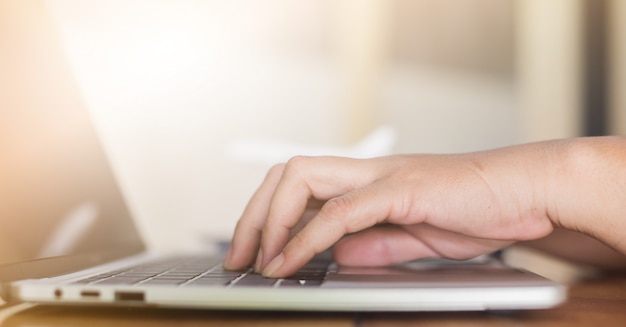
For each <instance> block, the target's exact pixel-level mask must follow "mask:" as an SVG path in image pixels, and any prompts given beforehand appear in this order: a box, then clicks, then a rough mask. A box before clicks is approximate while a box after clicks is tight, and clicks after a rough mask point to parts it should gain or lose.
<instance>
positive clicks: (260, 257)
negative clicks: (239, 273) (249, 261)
mask: <svg viewBox="0 0 626 327" xmlns="http://www.w3.org/2000/svg"><path fill="white" fill-rule="evenodd" d="M261 263H263V251H261V250H259V254H257V256H256V261H255V262H254V272H256V273H259V274H260V273H261Z"/></svg>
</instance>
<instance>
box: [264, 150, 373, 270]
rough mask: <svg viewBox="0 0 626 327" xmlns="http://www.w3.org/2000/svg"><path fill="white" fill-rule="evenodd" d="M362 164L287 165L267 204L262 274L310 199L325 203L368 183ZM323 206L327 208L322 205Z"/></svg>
mask: <svg viewBox="0 0 626 327" xmlns="http://www.w3.org/2000/svg"><path fill="white" fill-rule="evenodd" d="M365 167H366V162H365V161H363V160H356V159H349V158H339V157H295V158H292V159H291V160H290V161H289V162H288V163H287V165H286V167H285V170H284V172H283V175H282V178H281V180H280V182H279V184H278V185H277V186H276V190H275V192H274V196H273V198H272V201H271V203H270V207H269V212H268V216H267V221H266V223H265V226H264V227H263V231H262V239H261V256H260V259H261V264H260V265H258V267H256V268H257V269H258V270H262V269H263V268H264V267H265V266H266V265H267V263H269V262H270V261H271V260H272V259H274V258H275V257H276V256H277V255H278V254H279V253H280V252H281V251H282V249H283V248H284V246H285V245H286V244H287V242H288V241H289V239H290V233H291V230H292V229H293V228H294V227H295V226H296V225H298V222H299V221H300V219H301V217H302V214H303V213H304V211H305V209H306V206H307V203H308V202H309V200H310V199H311V198H315V199H318V200H327V199H331V198H333V197H336V196H340V195H342V194H345V193H347V192H350V191H351V190H353V189H354V188H356V187H360V186H361V185H366V184H368V183H370V182H371V178H369V176H370V175H371V169H364V168H365ZM324 206H326V205H324Z"/></svg>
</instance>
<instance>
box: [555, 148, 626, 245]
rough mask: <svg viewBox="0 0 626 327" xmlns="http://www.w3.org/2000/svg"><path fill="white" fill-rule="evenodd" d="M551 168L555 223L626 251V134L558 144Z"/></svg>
mask: <svg viewBox="0 0 626 327" xmlns="http://www.w3.org/2000/svg"><path fill="white" fill-rule="evenodd" d="M554 146H555V147H554V151H552V153H551V155H550V158H549V159H548V161H549V164H548V168H547V169H546V172H547V174H546V175H547V177H546V180H547V181H548V182H547V187H546V190H547V191H546V194H547V196H546V198H547V202H546V203H547V204H548V210H547V212H548V216H549V217H550V220H551V221H552V223H553V224H554V225H555V226H557V227H561V228H564V229H568V230H573V231H578V232H582V233H584V234H587V235H589V236H592V237H594V238H596V239H598V240H600V241H602V242H604V243H605V244H607V245H609V246H611V247H613V248H614V249H616V250H618V251H620V252H622V253H626V243H623V242H621V239H622V238H623V236H622V235H623V231H624V230H626V224H625V222H626V220H625V219H624V216H625V215H626V211H625V210H626V201H624V199H625V198H626V168H625V167H626V139H624V138H619V137H591V138H575V139H569V140H564V141H557V142H555V143H554Z"/></svg>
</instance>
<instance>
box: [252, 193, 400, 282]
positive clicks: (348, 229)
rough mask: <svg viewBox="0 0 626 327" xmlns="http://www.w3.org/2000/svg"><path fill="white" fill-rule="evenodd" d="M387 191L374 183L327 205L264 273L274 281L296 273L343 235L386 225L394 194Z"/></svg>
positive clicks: (332, 200)
mask: <svg viewBox="0 0 626 327" xmlns="http://www.w3.org/2000/svg"><path fill="white" fill-rule="evenodd" d="M385 190H386V188H384V187H380V186H379V185H378V183H375V184H371V185H368V186H366V187H363V188H360V189H357V190H355V191H352V192H349V193H347V194H344V195H342V196H340V197H337V198H333V199H331V200H329V201H328V202H326V204H325V205H324V206H323V207H322V209H321V210H320V212H319V214H318V215H317V216H316V217H315V218H313V220H311V222H310V223H309V224H308V225H306V226H305V227H304V228H303V229H302V231H300V232H299V233H298V234H296V235H295V236H294V237H293V238H292V239H291V240H290V241H289V243H288V244H287V245H286V246H285V247H284V249H283V251H282V253H280V255H278V256H277V257H276V258H274V259H273V260H272V261H271V262H270V263H269V264H268V265H267V266H266V267H265V269H264V270H263V274H264V275H266V276H268V277H274V278H278V277H285V276H288V275H290V274H293V273H295V272H296V271H297V270H298V269H300V268H301V267H302V266H304V264H306V263H307V262H308V261H310V260H311V259H312V258H313V257H314V256H315V255H316V254H318V253H321V252H323V251H324V250H326V249H328V248H330V247H331V246H332V245H333V244H335V243H336V242H337V241H338V240H340V239H341V238H342V237H343V236H344V235H346V234H349V233H354V232H358V231H361V230H364V229H366V228H369V227H371V226H374V225H376V224H378V223H380V222H383V221H384V220H385V219H386V218H387V217H388V216H389V213H390V210H391V207H392V201H393V195H392V192H385ZM263 237H265V235H263Z"/></svg>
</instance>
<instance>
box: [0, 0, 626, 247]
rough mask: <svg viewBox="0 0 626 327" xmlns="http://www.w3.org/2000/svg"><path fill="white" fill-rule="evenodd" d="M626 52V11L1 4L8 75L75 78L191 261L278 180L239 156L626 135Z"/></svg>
mask: <svg viewBox="0 0 626 327" xmlns="http://www.w3.org/2000/svg"><path fill="white" fill-rule="evenodd" d="M623 35H626V2H625V1H620V0H598V1H592V0H551V1H541V0H504V1H503V0H469V1H462V2H460V1H454V0H300V1H297V2H296V1H289V0H229V1H225V0H206V1H191V0H183V1H148V0H123V1H122V0H110V1H99V0H96V1H81V0H0V61H4V62H5V63H7V62H8V63H10V64H5V65H4V66H3V65H0V67H4V68H5V71H4V72H3V71H0V74H7V73H8V74H10V73H11V66H14V65H22V66H24V67H27V68H28V69H30V70H29V71H30V75H29V76H15V78H16V79H22V78H31V79H38V78H46V76H48V77H49V76H53V74H54V73H55V72H58V71H63V72H66V73H67V74H69V75H70V76H71V79H72V80H73V83H75V85H76V88H77V89H78V90H79V93H80V97H81V99H82V102H83V104H84V105H85V107H86V108H87V109H88V110H89V111H90V112H91V114H92V117H93V119H94V122H95V123H96V125H97V128H98V130H99V132H100V134H101V137H102V140H103V143H104V145H105V148H106V150H107V153H108V154H109V156H110V158H111V161H112V164H113V167H114V170H115V172H116V174H117V176H118V178H119V180H120V183H121V185H122V188H123V191H124V193H125V195H126V196H127V197H128V200H129V204H130V206H131V208H132V210H133V211H134V212H135V214H136V215H137V217H138V218H139V224H140V227H141V230H142V233H143V234H144V237H145V239H146V240H147V241H148V243H149V244H150V245H151V246H152V247H154V248H172V247H175V248H194V247H198V246H202V245H203V244H205V243H206V242H208V241H209V240H211V239H215V238H228V237H229V236H230V234H231V232H232V229H233V227H234V225H235V223H236V221H237V219H238V218H239V215H240V213H241V212H242V211H243V208H244V206H245V204H246V202H247V200H248V199H249V197H250V196H251V195H252V193H253V192H254V190H255V189H256V187H257V186H258V185H259V183H260V182H261V180H262V179H263V177H264V175H265V172H266V170H267V169H268V168H269V166H270V165H271V163H270V162H268V161H267V160H261V159H259V160H256V161H255V159H254V155H253V156H252V159H251V158H250V157H248V158H247V159H246V160H244V159H242V158H243V157H242V156H241V155H239V156H238V155H233V153H234V152H233V149H238V150H241V147H237V145H242V144H244V145H245V144H248V145H250V144H253V145H254V144H258V143H254V142H261V144H262V145H263V147H262V148H261V150H263V151H265V152H268V151H272V150H275V149H273V148H272V147H273V146H275V147H277V148H280V149H283V150H285V149H284V147H283V148H281V144H284V142H288V143H289V145H290V147H289V149H288V151H287V150H285V151H283V153H281V155H283V156H287V155H289V154H296V153H306V152H307V151H308V149H311V148H312V147H315V148H316V149H318V150H319V149H322V150H321V151H324V149H335V150H336V149H340V150H341V149H344V150H345V149H348V150H349V149H352V148H353V147H354V146H355V145H357V144H359V141H360V140H363V139H364V138H366V137H367V136H368V135H370V133H371V132H372V131H375V130H377V129H378V128H379V127H386V128H387V129H386V131H392V133H391V134H389V133H388V134H385V135H386V137H387V139H386V140H387V141H390V140H392V141H393V143H389V142H388V143H386V144H387V145H390V144H391V146H390V147H389V148H385V147H382V148H380V149H378V150H380V151H379V152H380V154H384V153H388V152H391V153H406V152H433V153H446V152H467V151H476V150H481V149H488V148H493V147H499V146H506V145H511V144H516V143H520V142H530V141H537V140H545V139H553V138H561V137H571V136H578V135H603V134H626V92H624V90H625V87H626V63H625V61H624V60H623V59H622V58H626V38H624V37H623ZM620 36H621V37H620ZM16 58H17V59H16ZM7 67H8V68H7ZM22 71H23V70H22ZM0 89H3V90H5V92H9V91H8V90H10V89H11V85H0ZM0 96H1V91H0ZM31 96H37V95H31ZM5 109H6V108H5ZM281 142H282V143H281ZM374 143H375V142H374ZM243 148H244V149H245V147H243ZM257 150H258V149H257ZM263 151H261V152H263ZM329 152H330V150H329ZM0 164H1V163H0Z"/></svg>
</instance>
